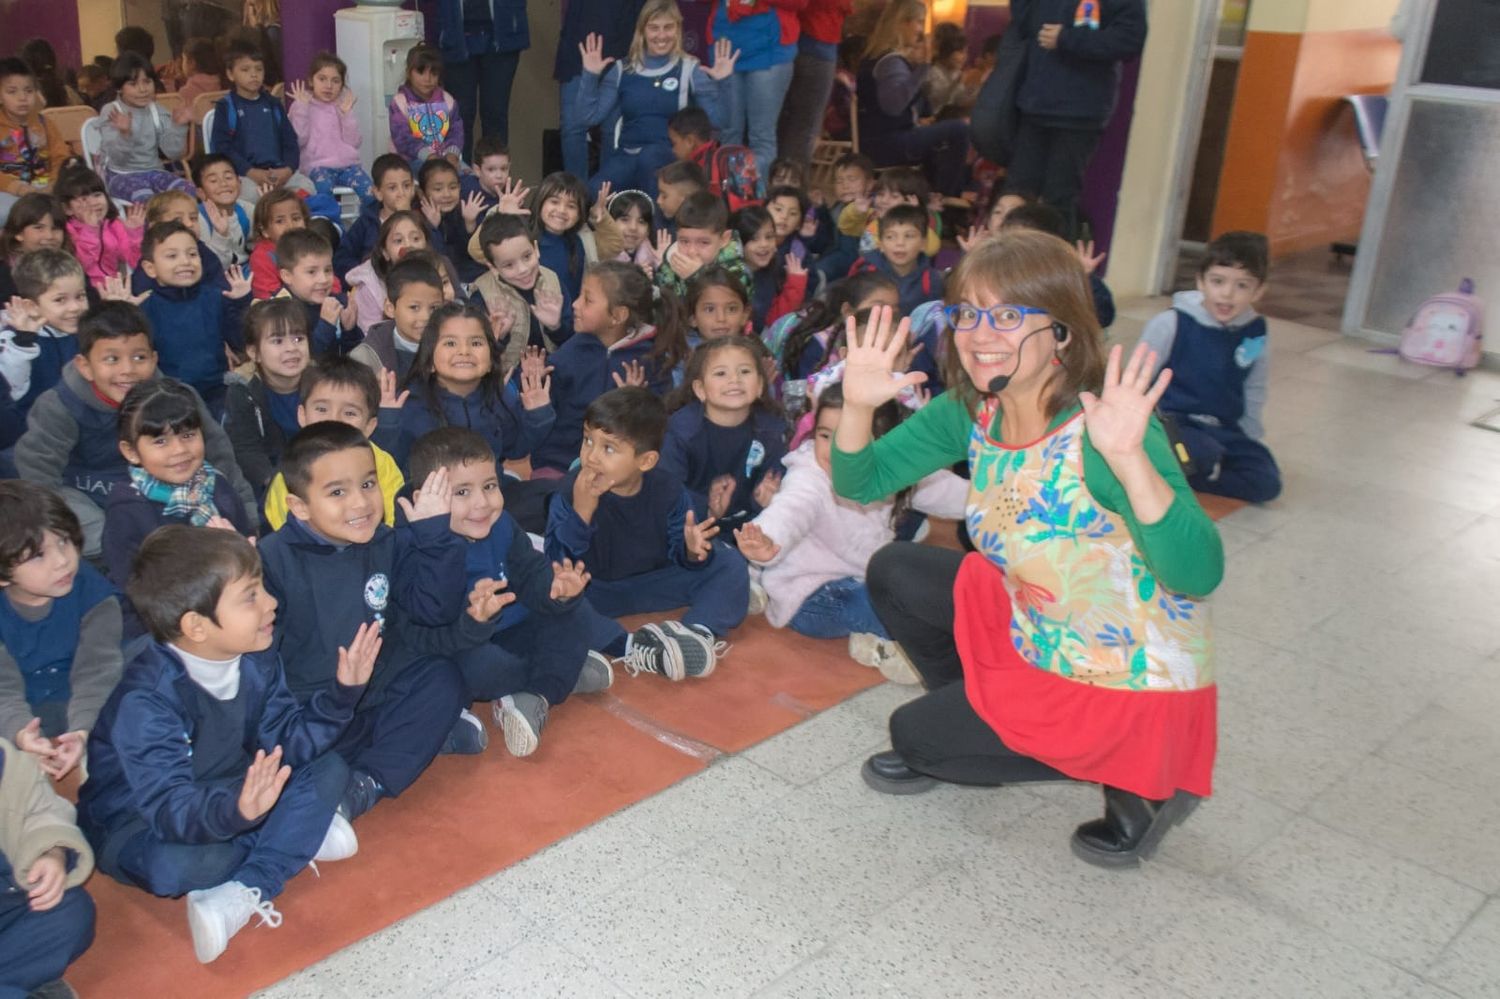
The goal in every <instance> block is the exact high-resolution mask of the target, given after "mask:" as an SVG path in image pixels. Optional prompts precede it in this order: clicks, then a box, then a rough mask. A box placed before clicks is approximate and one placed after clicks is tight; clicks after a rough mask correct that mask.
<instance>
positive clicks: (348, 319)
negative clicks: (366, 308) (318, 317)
mask: <svg viewBox="0 0 1500 999" xmlns="http://www.w3.org/2000/svg"><path fill="white" fill-rule="evenodd" d="M335 301H337V299H335ZM358 321H359V306H357V305H355V304H354V299H353V298H352V297H351V298H350V299H349V304H348V305H345V306H344V307H343V308H342V309H340V310H339V326H340V327H341V328H343V329H346V330H352V329H354V326H355V324H356V323H357V322H358Z"/></svg>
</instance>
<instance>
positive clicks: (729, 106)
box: [719, 60, 792, 185]
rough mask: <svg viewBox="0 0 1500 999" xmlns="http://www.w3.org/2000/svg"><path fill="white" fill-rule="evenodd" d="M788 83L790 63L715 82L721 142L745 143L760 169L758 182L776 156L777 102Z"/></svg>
mask: <svg viewBox="0 0 1500 999" xmlns="http://www.w3.org/2000/svg"><path fill="white" fill-rule="evenodd" d="M791 83H792V62H791V60H787V61H786V62H784V63H781V64H780V65H778V66H771V67H769V68H768V69H757V70H754V71H752V72H749V73H734V74H732V75H731V76H730V77H729V79H727V80H725V81H724V82H722V83H720V84H719V87H720V91H719V92H720V93H721V94H722V95H723V97H722V100H723V102H724V122H723V125H724V127H723V129H722V135H721V138H722V139H723V141H724V144H725V145H737V146H749V147H750V149H751V151H752V152H754V153H755V165H756V166H758V167H759V168H760V176H761V184H762V185H764V184H765V182H766V176H767V174H769V173H770V172H771V161H772V160H774V159H775V158H776V124H777V122H779V121H780V120H781V102H782V101H783V100H785V99H786V88H787V87H789V86H791Z"/></svg>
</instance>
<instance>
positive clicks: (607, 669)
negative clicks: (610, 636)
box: [573, 649, 615, 694]
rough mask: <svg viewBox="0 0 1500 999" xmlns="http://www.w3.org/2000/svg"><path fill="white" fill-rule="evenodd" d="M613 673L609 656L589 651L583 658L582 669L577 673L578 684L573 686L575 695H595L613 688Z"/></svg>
mask: <svg viewBox="0 0 1500 999" xmlns="http://www.w3.org/2000/svg"><path fill="white" fill-rule="evenodd" d="M614 682H615V671H614V669H613V667H611V666H610V665H609V656H606V655H605V654H604V653H602V652H595V651H594V650H593V649H590V650H589V653H588V655H586V656H584V658H583V669H581V670H579V671H578V682H577V683H575V684H574V685H573V693H575V694H597V693H599V691H601V690H608V689H609V688H610V687H612V686H614Z"/></svg>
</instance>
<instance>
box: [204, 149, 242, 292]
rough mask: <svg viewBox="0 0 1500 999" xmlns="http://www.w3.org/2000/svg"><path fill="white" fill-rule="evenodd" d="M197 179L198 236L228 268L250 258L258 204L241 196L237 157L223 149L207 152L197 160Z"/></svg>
mask: <svg viewBox="0 0 1500 999" xmlns="http://www.w3.org/2000/svg"><path fill="white" fill-rule="evenodd" d="M193 183H194V184H195V185H197V188H198V202H199V204H198V238H199V239H201V240H203V242H204V243H205V244H206V245H207V246H208V248H209V249H210V250H213V251H214V256H216V257H218V258H219V263H221V264H223V265H224V267H225V269H226V270H227V269H228V268H230V267H233V266H235V265H236V264H245V263H249V262H250V233H251V232H253V231H254V230H253V229H252V227H251V224H250V219H251V215H252V214H253V213H254V211H255V204H254V203H253V202H249V201H241V200H240V175H239V174H238V173H237V172H236V171H235V169H234V160H232V159H230V158H229V157H228V156H226V155H225V154H223V153H205V154H203V155H202V156H198V157H196V158H195V159H194V160H193Z"/></svg>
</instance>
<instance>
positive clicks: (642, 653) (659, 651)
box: [615, 624, 687, 683]
mask: <svg viewBox="0 0 1500 999" xmlns="http://www.w3.org/2000/svg"><path fill="white" fill-rule="evenodd" d="M615 662H617V663H620V664H621V665H623V666H624V667H625V669H626V670H627V671H628V672H629V673H630V675H631V676H639V675H640V674H642V673H659V674H661V675H662V676H664V677H666V678H667V679H668V680H671V681H672V682H673V683H676V682H677V681H678V680H681V679H682V678H683V677H684V676H686V675H687V671H686V669H685V667H684V666H683V664H682V648H681V646H680V645H679V644H678V643H677V642H676V641H675V640H674V639H672V638H671V637H669V636H668V634H667V632H666V631H665V630H664V629H663V627H662V626H661V625H659V624H648V625H646V626H645V627H643V628H639V629H637V630H636V633H635V634H634V635H632V636H630V651H629V652H627V653H625V655H623V656H621V657H620V658H619V659H616V660H615Z"/></svg>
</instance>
